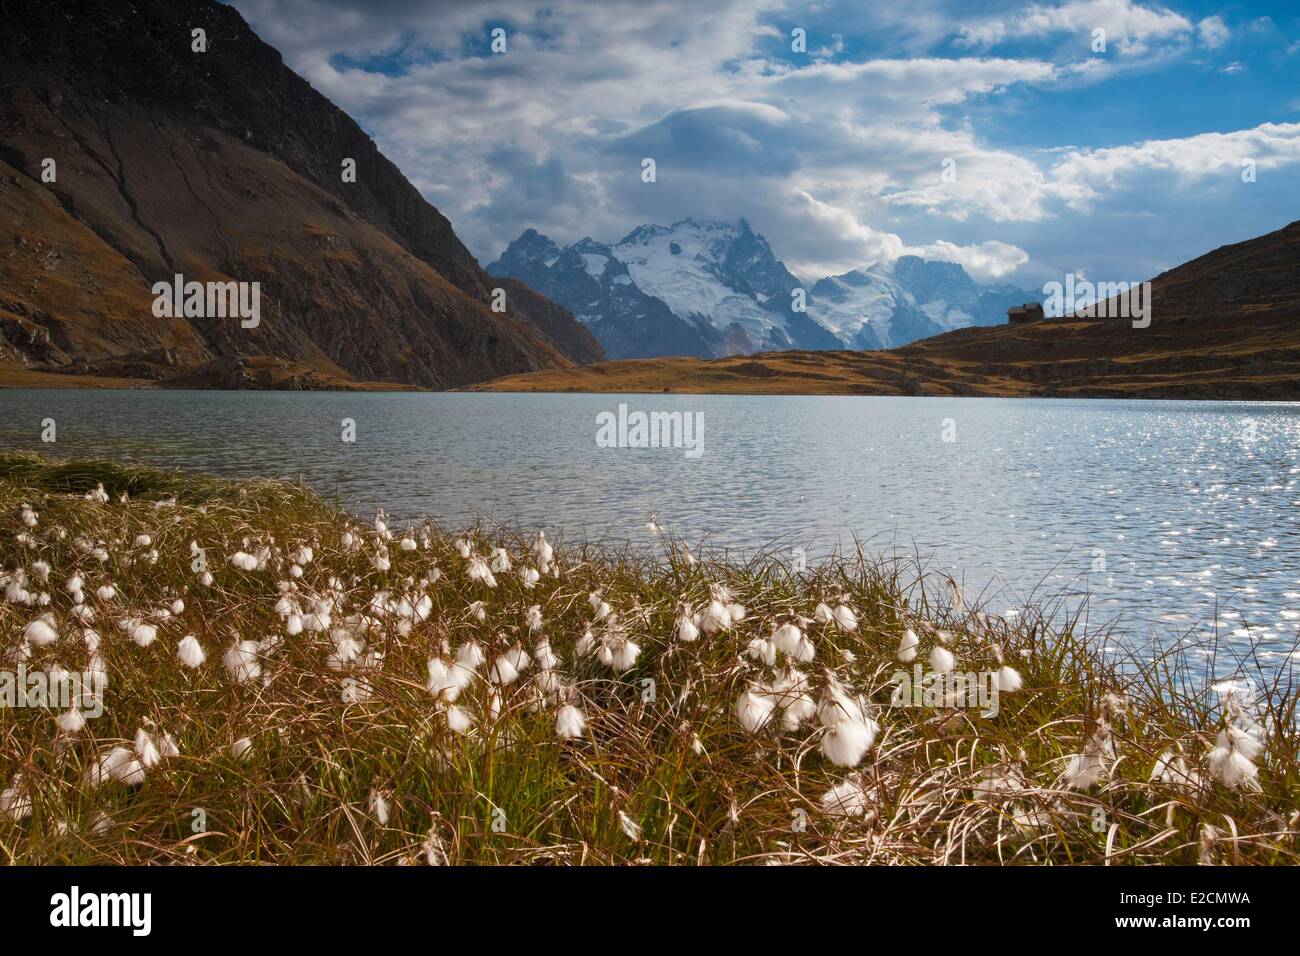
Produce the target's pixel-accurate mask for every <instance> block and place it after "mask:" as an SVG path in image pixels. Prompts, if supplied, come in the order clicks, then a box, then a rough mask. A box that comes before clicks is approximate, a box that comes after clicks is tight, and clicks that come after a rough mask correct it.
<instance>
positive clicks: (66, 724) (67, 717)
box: [54, 707, 86, 734]
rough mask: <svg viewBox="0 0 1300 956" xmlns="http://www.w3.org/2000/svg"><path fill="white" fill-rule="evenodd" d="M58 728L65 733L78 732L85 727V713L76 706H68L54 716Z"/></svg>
mask: <svg viewBox="0 0 1300 956" xmlns="http://www.w3.org/2000/svg"><path fill="white" fill-rule="evenodd" d="M54 722H55V724H56V725H57V726H58V728H59V730H60V731H62V732H63V733H65V734H78V733H81V731H82V730H84V729H85V726H86V715H85V714H83V713H82V712H81V711H80V710H78V709H77V708H76V707H70V708H68V709H67V710H65V711H64V712H63V713H61V714H59V716H58V717H56V718H54Z"/></svg>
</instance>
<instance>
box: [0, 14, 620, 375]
mask: <svg viewBox="0 0 1300 956" xmlns="http://www.w3.org/2000/svg"><path fill="white" fill-rule="evenodd" d="M0 7H2V8H3V12H4V14H5V15H4V17H3V23H2V25H0V45H2V46H3V47H4V49H5V56H4V57H3V59H0V212H2V215H0V363H6V364H8V365H10V366H22V367H24V368H26V369H28V370H48V371H68V372H80V373H83V374H92V375H93V374H99V375H108V376H127V377H133V378H146V379H154V380H163V381H165V380H168V379H169V378H173V377H175V378H176V380H177V381H178V382H180V383H184V384H203V383H207V384H213V385H240V384H250V383H253V382H255V381H259V380H260V379H258V378H257V375H255V374H253V373H254V372H256V371H257V370H258V369H266V368H268V367H274V368H276V369H278V370H279V371H278V372H277V374H276V380H277V381H287V382H290V383H292V384H293V385H298V386H302V385H307V386H311V385H315V384H343V385H347V384H349V383H358V382H372V381H373V382H386V383H398V384H406V385H415V386H423V387H430V388H446V387H453V386H458V385H464V384H467V383H470V382H475V381H481V380H483V379H486V378H490V377H492V376H496V375H503V374H510V373H515V372H526V371H532V370H537V369H544V368H559V367H566V366H569V365H571V364H573V363H575V362H588V361H593V360H596V359H599V358H601V357H602V355H603V353H602V351H601V349H600V346H599V344H598V343H597V342H596V340H595V339H594V337H593V336H592V335H591V333H590V332H589V331H588V330H587V329H586V328H585V327H583V326H582V325H580V324H579V323H577V322H576V321H574V319H573V317H572V316H571V315H570V314H569V313H568V312H567V311H565V310H564V309H563V308H561V307H560V306H558V305H556V304H555V303H554V302H551V301H549V300H547V299H546V298H545V297H544V296H542V295H540V294H538V293H537V292H535V291H533V290H532V289H530V288H528V286H527V285H526V284H524V283H521V282H517V281H513V280H509V279H505V280H503V279H494V278H493V277H490V276H488V275H487V274H486V273H485V272H484V271H483V270H482V269H481V268H480V267H479V265H478V263H477V262H476V261H475V259H474V257H473V256H472V255H470V253H469V251H468V250H467V249H466V248H465V247H464V246H463V245H462V244H461V242H460V240H459V239H458V238H457V237H456V235H455V233H454V231H453V230H452V228H451V225H450V223H449V222H448V221H447V219H446V218H445V217H444V216H442V214H441V213H439V212H438V210H437V209H435V208H433V207H432V206H431V205H429V203H427V202H426V201H425V200H424V199H423V198H422V197H421V196H420V194H419V192H418V190H416V189H415V187H414V186H412V185H411V183H410V182H408V181H407V180H406V178H405V177H404V176H402V174H401V172H400V171H399V170H398V169H397V167H396V166H394V165H393V164H392V163H391V162H390V161H389V160H388V159H387V158H385V157H384V156H383V154H382V153H380V152H379V150H378V148H377V147H376V146H375V144H374V142H373V141H372V140H371V139H370V137H369V136H367V135H366V133H365V132H364V131H363V130H362V129H361V128H360V127H359V126H358V125H357V124H356V123H355V122H354V121H353V120H352V119H351V118H350V117H348V116H347V115H346V114H344V113H343V112H342V111H340V110H339V109H338V108H337V107H335V106H334V105H333V104H332V103H330V102H329V100H327V99H326V98H325V97H323V96H321V95H320V94H319V93H317V92H316V91H315V90H313V89H312V87H311V86H310V85H309V84H308V83H307V82H306V81H305V80H303V79H302V78H301V77H299V76H298V75H296V74H295V73H293V72H292V71H291V70H289V69H288V68H287V67H286V66H285V65H284V64H283V62H282V61H281V58H280V55H279V53H277V52H276V51H275V50H274V49H272V48H271V47H269V46H268V45H266V44H265V43H263V42H262V41H261V40H260V39H258V37H257V36H256V35H255V34H254V33H253V32H252V30H251V29H250V28H249V27H248V25H247V24H246V23H245V22H244V20H243V19H242V18H241V17H240V15H239V14H238V13H237V12H236V11H235V10H234V9H233V8H232V7H229V6H226V5H224V4H221V3H216V2H212V0H135V2H133V3H130V4H103V3H99V2H89V0H62V2H59V3H52V4H18V3H3V4H0ZM195 29H201V30H203V31H204V33H205V35H206V49H205V50H204V51H201V52H198V51H196V50H195V49H194V48H193V38H192V33H191V31H192V30H195ZM47 159H48V160H53V162H54V167H53V169H54V172H55V179H54V181H53V182H46V181H44V179H43V178H42V174H43V172H44V171H45V170H46V169H47V168H48V166H49V164H48V163H46V162H45V161H46V160H47ZM346 159H352V160H355V164H356V177H355V182H345V181H344V177H343V174H342V167H343V163H344V160H346ZM177 273H180V274H183V275H184V277H185V278H186V280H194V281H200V282H216V281H222V282H224V281H235V282H241V283H252V282H257V283H259V284H260V292H261V321H260V324H259V325H258V326H257V327H256V328H243V327H241V324H240V322H239V321H238V320H231V319H222V318H212V317H203V316H191V317H181V318H159V317H156V316H155V315H154V313H153V304H154V296H153V293H152V291H151V287H152V286H153V284H154V283H155V282H157V281H159V280H165V281H170V280H171V279H172V277H173V276H174V275H175V274H177ZM497 288H500V289H502V290H503V291H504V292H505V304H506V311H505V312H504V313H498V312H494V311H493V310H492V308H491V303H492V301H493V296H494V292H493V290H494V289H497ZM268 363H269V364H268ZM264 378H265V377H264Z"/></svg>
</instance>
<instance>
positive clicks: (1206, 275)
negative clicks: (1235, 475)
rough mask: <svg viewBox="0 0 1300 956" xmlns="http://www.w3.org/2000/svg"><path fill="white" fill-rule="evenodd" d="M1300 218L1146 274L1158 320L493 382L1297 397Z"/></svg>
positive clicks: (997, 330)
mask: <svg viewBox="0 0 1300 956" xmlns="http://www.w3.org/2000/svg"><path fill="white" fill-rule="evenodd" d="M1297 280H1300V222H1294V223H1292V224H1291V225H1289V226H1287V227H1285V228H1283V229H1279V230H1278V231H1276V232H1272V233H1269V234H1267V235H1264V236H1260V237H1258V238H1255V239H1250V240H1248V241H1246V242H1241V243H1237V244H1235V245H1230V246H1224V247H1222V248H1220V249H1216V250H1215V251H1213V252H1210V253H1208V254H1206V255H1204V256H1201V257H1199V258H1197V259H1194V260H1192V261H1191V262H1188V263H1186V264H1184V265H1181V266H1179V267H1177V268H1175V269H1171V270H1169V271H1168V272H1165V273H1163V274H1161V275H1159V276H1157V277H1156V278H1155V279H1153V280H1152V287H1151V324H1150V326H1149V327H1147V328H1133V326H1132V323H1131V322H1129V321H1117V320H1091V321H1088V320H1080V319H1078V318H1075V317H1070V318H1066V319H1046V320H1043V321H1039V322H1028V323H1024V324H1018V325H1006V324H1003V325H999V326H994V327H988V328H979V327H971V328H963V329H958V330H955V331H952V332H948V333H945V334H943V335H937V336H934V337H933V338H928V339H925V340H924V341H920V342H914V343H912V344H910V345H906V346H903V347H901V348H895V349H889V350H883V351H839V352H809V351H788V352H779V353H769V354H765V355H754V356H747V357H732V358H722V359H712V360H705V361H701V360H698V359H689V358H661V359H653V360H647V361H624V362H601V363H596V364H594V365H589V366H586V367H584V368H580V369H573V370H569V371H556V372H541V373H536V374H532V375H520V376H513V377H510V378H505V379H499V380H497V381H494V382H490V383H487V384H485V385H482V386H479V387H481V388H485V389H493V390H499V391H590V392H688V393H689V392H700V393H707V392H730V393H749V394H761V393H771V394H845V395H988V396H994V395H1007V396H1054V397H1071V396H1073V397H1123V398H1199V399H1211V398H1217V399H1256V400H1261V399H1267V400H1286V401H1296V400H1300V292H1297V289H1298V288H1300V284H1298V282H1297Z"/></svg>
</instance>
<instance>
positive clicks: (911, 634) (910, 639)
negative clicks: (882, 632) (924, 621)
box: [898, 627, 921, 664]
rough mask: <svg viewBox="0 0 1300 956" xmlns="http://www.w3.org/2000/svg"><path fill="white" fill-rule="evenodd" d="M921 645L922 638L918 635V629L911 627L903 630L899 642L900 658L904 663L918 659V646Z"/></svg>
mask: <svg viewBox="0 0 1300 956" xmlns="http://www.w3.org/2000/svg"><path fill="white" fill-rule="evenodd" d="M920 646H921V639H920V638H919V637H917V636H916V631H914V630H912V629H911V628H910V627H909V628H907V629H905V630H904V631H903V637H902V639H901V640H899V642H898V659H899V660H900V661H902V662H903V663H904V664H910V663H912V661H914V660H916V651H917V648H919V647H920Z"/></svg>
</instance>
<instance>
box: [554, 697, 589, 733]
mask: <svg viewBox="0 0 1300 956" xmlns="http://www.w3.org/2000/svg"><path fill="white" fill-rule="evenodd" d="M586 729H587V718H586V717H585V716H583V713H582V711H581V710H579V709H578V708H577V707H575V706H574V705H573V704H565V705H564V706H562V707H561V708H560V709H559V710H558V711H556V714H555V736H557V737H559V738H560V739H561V740H576V739H577V738H579V737H581V736H582V734H583V732H584V731H585V730H586Z"/></svg>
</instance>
